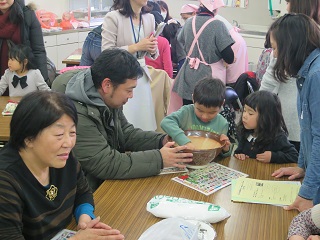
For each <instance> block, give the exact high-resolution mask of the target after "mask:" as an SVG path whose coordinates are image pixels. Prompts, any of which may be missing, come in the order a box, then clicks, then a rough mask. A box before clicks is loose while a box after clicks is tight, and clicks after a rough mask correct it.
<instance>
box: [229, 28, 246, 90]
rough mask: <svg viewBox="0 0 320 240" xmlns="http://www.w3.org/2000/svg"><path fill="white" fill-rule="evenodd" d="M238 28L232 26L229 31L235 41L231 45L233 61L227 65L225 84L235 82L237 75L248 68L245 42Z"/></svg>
mask: <svg viewBox="0 0 320 240" xmlns="http://www.w3.org/2000/svg"><path fill="white" fill-rule="evenodd" d="M238 30H239V29H238V28H236V27H234V28H231V29H230V31H229V33H230V35H231V37H232V38H233V40H234V41H235V43H234V44H233V45H232V46H231V48H232V50H233V53H234V59H235V62H234V63H232V64H229V65H228V66H227V73H226V74H227V75H226V79H227V84H228V83H235V82H236V81H237V79H238V77H239V76H240V75H241V74H242V73H244V72H246V71H248V69H249V67H248V52H247V44H246V42H245V40H244V39H243V38H242V37H241V35H240V34H239V33H238Z"/></svg>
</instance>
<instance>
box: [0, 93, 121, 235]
mask: <svg viewBox="0 0 320 240" xmlns="http://www.w3.org/2000/svg"><path fill="white" fill-rule="evenodd" d="M77 122H78V115H77V110H76V108H75V106H74V105H73V103H72V101H71V99H69V98H68V97H67V96H66V95H64V94H61V93H57V92H51V91H34V92H32V93H29V94H27V95H25V97H23V98H22V100H21V101H20V102H19V104H18V106H17V108H16V110H15V112H14V114H13V116H12V120H11V123H10V139H9V142H8V143H7V144H6V145H5V146H4V147H3V148H2V149H1V150H0V202H1V204H0V239H29V240H31V239H51V238H53V237H54V236H55V235H56V234H57V233H58V232H60V231H61V230H63V229H65V228H66V227H67V226H68V224H69V223H70V221H71V219H72V215H73V214H74V216H75V218H76V221H77V222H78V229H81V230H80V231H79V232H78V233H77V234H76V235H75V236H73V237H71V238H69V239H84V240H87V239H109V240H116V239H119V240H120V239H124V236H123V235H122V234H120V232H119V231H118V230H115V229H112V228H111V227H110V226H108V225H106V224H104V223H102V222H100V218H95V216H94V214H93V211H94V203H93V196H92V191H91V189H90V188H89V185H88V182H87V180H86V177H85V176H84V174H83V172H82V170H81V167H80V163H79V162H78V161H77V160H76V159H75V158H74V157H73V154H72V152H71V150H72V148H73V147H74V145H75V143H76V125H77ZM92 219H93V220H92ZM59 239H60V238H59Z"/></svg>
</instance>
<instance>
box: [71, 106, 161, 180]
mask: <svg viewBox="0 0 320 240" xmlns="http://www.w3.org/2000/svg"><path fill="white" fill-rule="evenodd" d="M75 104H76V106H77V109H78V117H79V121H78V126H77V142H76V145H75V147H74V153H75V155H76V157H77V159H78V160H79V161H80V162H81V165H82V168H83V169H84V170H85V172H86V173H89V174H91V175H93V176H95V177H96V178H99V179H129V178H136V177H147V176H152V175H156V174H158V173H159V171H160V169H161V166H162V157H161V154H160V151H159V150H158V149H159V148H160V141H161V137H162V136H163V134H157V133H155V132H144V131H142V130H140V129H136V130H135V129H134V128H133V126H132V125H131V127H130V126H128V127H127V129H126V131H128V133H127V134H126V135H124V134H123V130H121V129H119V130H118V131H117V132H114V131H113V132H112V133H111V132H109V133H107V132H105V130H104V129H103V128H104V126H102V124H101V123H99V121H101V120H99V121H97V120H96V119H97V118H95V119H93V118H92V117H91V116H90V117H89V116H87V115H86V113H88V111H89V112H92V113H93V115H94V114H99V112H98V113H97V112H94V111H93V110H88V109H87V108H86V107H85V106H83V107H80V106H79V104H78V103H75ZM81 108H84V109H81ZM79 109H81V110H80V111H79ZM115 124H118V123H115ZM117 127H118V126H117ZM117 127H116V129H117ZM138 145H139V147H140V148H143V146H147V147H148V149H149V150H147V149H145V151H138V152H127V153H125V152H124V151H127V150H128V147H132V148H133V147H137V146H138ZM161 146H162V143H161ZM119 148H120V149H122V151H121V152H120V151H119V150H118V149H119ZM151 149H152V150H151Z"/></svg>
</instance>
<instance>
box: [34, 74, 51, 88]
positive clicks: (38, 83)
mask: <svg viewBox="0 0 320 240" xmlns="http://www.w3.org/2000/svg"><path fill="white" fill-rule="evenodd" d="M32 79H33V81H35V84H36V87H37V88H38V89H39V90H47V91H50V90H51V89H50V88H49V86H48V84H47V83H46V82H45V81H44V79H43V77H42V75H41V73H40V71H39V70H38V69H37V70H34V72H33V76H32Z"/></svg>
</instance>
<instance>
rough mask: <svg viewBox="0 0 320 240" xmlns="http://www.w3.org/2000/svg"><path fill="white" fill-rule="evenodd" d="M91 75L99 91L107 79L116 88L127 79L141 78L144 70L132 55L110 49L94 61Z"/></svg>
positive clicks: (121, 50) (118, 49)
mask: <svg viewBox="0 0 320 240" xmlns="http://www.w3.org/2000/svg"><path fill="white" fill-rule="evenodd" d="M91 75H92V81H93V83H94V86H95V87H96V88H97V89H98V88H100V87H101V84H102V81H103V80H104V79H105V78H109V79H110V80H111V82H112V84H113V86H115V87H116V86H118V85H120V84H123V83H125V82H126V81H127V79H138V78H140V77H141V76H142V75H143V70H142V68H141V67H140V64H139V62H138V61H137V59H136V58H135V57H134V56H133V55H132V54H131V53H129V52H128V51H126V50H124V49H120V48H110V49H106V50H104V51H103V52H102V53H101V54H100V55H99V57H98V58H97V59H96V60H95V61H94V63H93V65H92V66H91Z"/></svg>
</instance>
